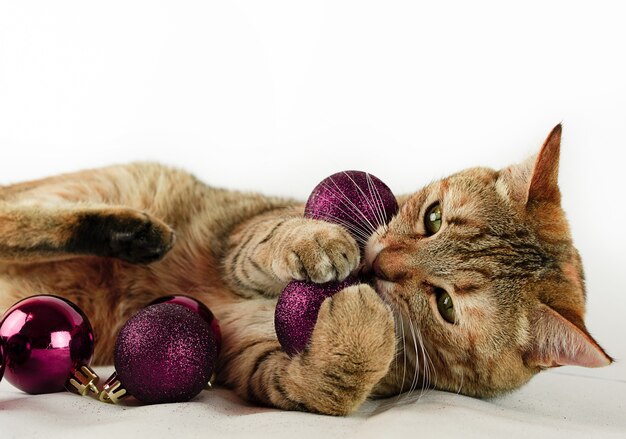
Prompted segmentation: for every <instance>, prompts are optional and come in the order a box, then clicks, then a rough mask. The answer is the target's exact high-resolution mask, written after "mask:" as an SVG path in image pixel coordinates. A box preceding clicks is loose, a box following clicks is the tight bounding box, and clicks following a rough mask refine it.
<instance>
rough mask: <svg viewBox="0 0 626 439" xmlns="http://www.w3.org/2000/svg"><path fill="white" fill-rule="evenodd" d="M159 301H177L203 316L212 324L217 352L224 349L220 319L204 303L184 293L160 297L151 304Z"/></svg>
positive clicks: (176, 302)
mask: <svg viewBox="0 0 626 439" xmlns="http://www.w3.org/2000/svg"><path fill="white" fill-rule="evenodd" d="M157 303H175V304H176V305H182V306H184V307H187V308H189V309H190V310H192V311H193V312H195V313H196V314H198V315H199V316H200V317H202V319H203V320H204V321H205V322H207V323H208V324H209V325H210V326H211V330H212V331H213V335H214V336H215V342H216V343H217V353H218V355H219V353H220V350H221V349H222V331H221V330H220V325H219V321H218V320H217V319H216V318H215V316H214V315H213V313H212V312H211V310H210V309H209V308H208V307H207V306H206V305H205V304H204V303H202V302H200V301H199V300H197V299H194V298H193V297H191V296H184V295H174V296H163V297H159V298H158V299H155V300H153V301H152V302H150V305H154V304H157Z"/></svg>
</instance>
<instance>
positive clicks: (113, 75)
mask: <svg viewBox="0 0 626 439" xmlns="http://www.w3.org/2000/svg"><path fill="white" fill-rule="evenodd" d="M625 16H626V15H625V13H624V10H623V9H622V8H621V7H619V6H618V2H616V3H609V2H600V1H595V2H588V3H587V4H586V5H581V4H578V3H575V2H571V1H569V2H518V3H517V4H516V5H513V4H509V3H508V2H506V4H505V2H478V1H472V2H462V1H459V2H450V1H446V2H424V3H419V2H391V1H384V2H367V1H352V2H341V1H319V0H318V1H311V2H295V1H282V2H278V1H258V0H251V1H219V2H218V1H215V2H208V1H202V2H189V1H170V2H163V1H136V2H130V1H107V2H84V1H74V2H67V1H54V2H50V1H29V2H18V1H4V0H0V151H1V155H0V184H5V183H9V182H15V181H21V180H26V179H32V178H38V177H42V176H45V175H50V174H55V173H59V172H62V171H71V170H76V169H80V168H85V167H93V166H101V165H105V164H110V163H123V162H129V161H132V160H158V161H162V162H165V163H170V164H175V165H179V166H182V167H185V168H187V169H189V170H191V171H193V172H194V173H196V174H197V175H198V176H199V177H200V178H202V179H203V180H205V181H206V182H208V183H211V184H214V185H219V186H225V187H230V188H237V189H247V190H258V191H264V192H266V193H270V194H278V195H289V196H297V197H300V198H303V199H304V198H306V196H307V195H308V193H309V191H310V190H311V189H312V188H313V187H314V186H315V184H316V183H317V182H318V181H319V180H320V179H321V178H323V177H325V176H326V175H328V174H330V173H332V172H335V171H337V170H341V169H362V170H367V171H369V172H372V173H374V174H375V175H377V176H379V177H380V178H381V179H383V180H384V181H386V182H387V183H388V184H389V186H390V187H391V188H392V189H393V190H394V191H396V192H407V191H411V190H414V189H416V188H418V187H420V186H421V185H423V184H425V183H427V182H428V181H430V180H432V179H434V178H439V177H441V176H444V175H446V174H448V173H450V172H453V171H457V170H459V169H462V168H464V167H468V166H474V165H486V166H491V167H501V166H505V165H507V164H509V163H512V162H515V161H520V160H522V159H524V158H525V157H526V156H527V155H529V154H531V153H533V152H536V150H537V149H538V148H539V146H540V145H541V143H542V141H543V139H544V138H545V136H546V135H547V134H548V132H549V130H550V129H551V128H552V127H553V126H554V125H555V124H556V123H558V122H561V121H562V122H563V123H564V136H563V147H562V161H561V171H562V172H561V180H560V181H561V186H562V191H563V203H564V207H565V209H566V211H567V212H568V214H569V219H570V222H571V226H572V229H573V234H574V237H575V241H576V243H577V245H578V247H579V249H580V251H581V253H582V257H583V260H584V262H585V264H586V272H587V278H588V283H587V285H588V295H589V301H588V302H589V308H588V319H587V323H588V327H589V328H590V330H591V332H592V334H593V335H594V336H595V337H596V338H597V339H598V340H599V341H600V343H601V344H603V345H604V346H605V348H606V349H607V351H608V352H609V353H610V354H612V355H614V356H615V357H617V358H618V359H625V358H626V341H624V336H625V335H626V323H625V322H626V315H625V313H626V291H624V285H625V283H626V282H625V281H626V264H625V262H624V249H625V248H626V237H625V230H626V218H625V214H626V209H625V207H624V204H625V198H624V190H625V189H626V181H625V179H626V178H625V174H626V170H625V169H624V150H625V148H626V134H625V133H624V121H625V120H626V85H625V84H626V61H625V59H626V58H625V42H626V26H625V25H624V18H625ZM564 372H567V373H570V372H571V373H583V374H588V375H591V374H595V375H600V376H604V377H611V378H613V379H615V378H618V379H620V380H626V367H624V365H623V364H621V365H620V364H617V365H614V366H611V367H610V368H606V369H603V370H599V371H585V370H579V369H571V371H570V370H567V369H565V370H564Z"/></svg>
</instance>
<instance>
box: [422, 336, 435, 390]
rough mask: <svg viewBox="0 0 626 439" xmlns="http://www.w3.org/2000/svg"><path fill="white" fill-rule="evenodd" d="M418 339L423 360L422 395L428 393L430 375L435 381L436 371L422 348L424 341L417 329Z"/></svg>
mask: <svg viewBox="0 0 626 439" xmlns="http://www.w3.org/2000/svg"><path fill="white" fill-rule="evenodd" d="M418 337H419V342H420V347H421V348H422V356H423V359H424V372H425V373H424V377H423V380H422V393H423V394H425V393H427V391H428V386H429V385H430V384H431V381H433V380H431V374H432V375H433V376H434V377H435V379H434V381H435V382H436V381H437V370H436V369H435V367H434V365H433V362H432V360H431V358H430V355H429V354H428V350H427V349H426V346H424V339H423V338H422V334H421V331H419V328H418Z"/></svg>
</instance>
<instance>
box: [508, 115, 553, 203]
mask: <svg viewBox="0 0 626 439" xmlns="http://www.w3.org/2000/svg"><path fill="white" fill-rule="evenodd" d="M561 131H562V127H561V124H558V125H557V126H555V127H554V128H553V129H552V131H551V132H550V134H549V135H548V137H547V138H546V140H545V142H544V143H543V146H542V147H541V150H540V151H539V153H538V154H537V155H534V156H532V157H530V158H529V159H528V160H526V161H525V162H523V163H520V164H517V165H513V166H509V167H507V168H505V169H503V170H502V171H500V177H499V184H500V188H501V190H502V191H504V193H505V194H506V195H507V196H508V197H509V198H510V199H511V200H512V201H514V202H516V203H518V204H521V205H523V206H526V205H528V204H529V203H531V202H553V203H559V202H560V200H561V194H560V191H559V186H558V175H559V156H560V150H561Z"/></svg>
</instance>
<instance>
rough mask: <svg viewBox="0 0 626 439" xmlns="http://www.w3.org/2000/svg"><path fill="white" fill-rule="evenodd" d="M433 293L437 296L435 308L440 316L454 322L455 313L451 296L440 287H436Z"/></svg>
mask: <svg viewBox="0 0 626 439" xmlns="http://www.w3.org/2000/svg"><path fill="white" fill-rule="evenodd" d="M435 294H436V297H437V309H438V310H439V314H441V317H442V318H443V319H444V320H445V321H446V322H448V323H452V324H454V323H455V322H456V313H455V312H454V303H452V297H450V295H449V294H448V293H446V291H445V290H444V289H442V288H436V289H435Z"/></svg>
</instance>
